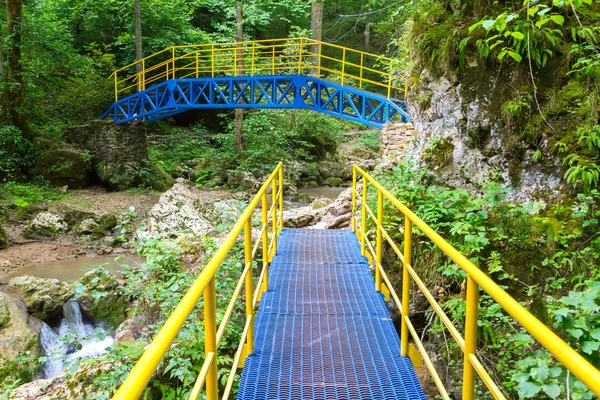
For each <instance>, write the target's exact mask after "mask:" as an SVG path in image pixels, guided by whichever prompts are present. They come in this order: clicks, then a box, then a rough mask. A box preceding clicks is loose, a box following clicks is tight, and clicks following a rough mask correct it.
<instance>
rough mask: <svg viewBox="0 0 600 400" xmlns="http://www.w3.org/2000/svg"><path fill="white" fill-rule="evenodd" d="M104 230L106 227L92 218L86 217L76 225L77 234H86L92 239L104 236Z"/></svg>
mask: <svg viewBox="0 0 600 400" xmlns="http://www.w3.org/2000/svg"><path fill="white" fill-rule="evenodd" d="M104 231H105V229H104V228H103V227H102V226H101V225H100V224H99V223H97V222H96V221H95V220H94V219H92V218H88V219H84V220H83V221H81V222H80V223H79V224H78V225H77V226H76V227H75V234H76V235H77V236H85V237H88V238H90V239H100V238H102V237H104Z"/></svg>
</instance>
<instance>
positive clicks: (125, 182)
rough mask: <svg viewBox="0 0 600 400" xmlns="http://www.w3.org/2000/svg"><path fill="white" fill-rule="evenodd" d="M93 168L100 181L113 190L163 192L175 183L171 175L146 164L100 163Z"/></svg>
mask: <svg viewBox="0 0 600 400" xmlns="http://www.w3.org/2000/svg"><path fill="white" fill-rule="evenodd" d="M95 168H96V174H97V175H98V178H100V181H101V182H102V183H104V184H107V185H108V186H109V187H110V188H112V189H115V190H127V189H131V188H133V187H147V188H151V189H154V190H157V191H165V190H167V189H168V188H169V187H171V186H172V185H173V184H174V183H175V180H174V179H173V178H172V177H171V175H169V174H168V173H166V172H165V170H163V169H162V168H161V167H160V166H158V165H151V164H150V163H147V162H126V163H121V164H114V163H111V162H108V161H102V162H100V163H99V164H98V165H96V167H95Z"/></svg>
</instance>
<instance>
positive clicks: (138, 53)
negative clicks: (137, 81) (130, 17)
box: [133, 0, 144, 72]
mask: <svg viewBox="0 0 600 400" xmlns="http://www.w3.org/2000/svg"><path fill="white" fill-rule="evenodd" d="M133 13H134V14H135V17H134V18H135V59H136V60H141V59H142V58H144V55H143V54H144V53H143V51H142V15H141V6H140V0H133ZM135 68H136V70H137V72H141V71H142V63H137V65H136V66H135Z"/></svg>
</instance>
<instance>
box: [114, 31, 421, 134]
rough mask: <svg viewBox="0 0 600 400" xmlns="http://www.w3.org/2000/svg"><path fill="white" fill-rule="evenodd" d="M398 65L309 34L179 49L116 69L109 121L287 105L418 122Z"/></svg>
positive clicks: (377, 122) (371, 121) (362, 118)
mask: <svg viewBox="0 0 600 400" xmlns="http://www.w3.org/2000/svg"><path fill="white" fill-rule="evenodd" d="M397 64H398V60H394V59H391V58H387V57H383V56H379V55H376V54H371V53H366V52H363V51H358V50H354V49H350V48H347V47H342V46H337V45H334V44H329V43H325V42H321V41H317V40H313V39H307V38H287V39H274V40H254V41H247V42H234V43H210V44H199V45H188V46H173V47H169V48H166V49H164V50H162V51H160V52H158V53H155V54H153V55H151V56H148V57H146V58H144V59H142V60H139V61H136V62H135V63H132V64H129V65H127V66H125V67H122V68H120V69H118V70H116V71H115V72H113V74H112V75H111V79H112V80H113V82H114V95H115V97H114V100H115V101H114V103H113V105H112V106H110V108H109V109H108V110H107V111H106V112H105V113H104V115H103V116H102V118H103V119H104V118H107V117H111V118H112V119H113V120H114V121H115V122H116V123H117V124H120V123H124V122H128V121H133V120H138V119H145V120H146V121H155V120H158V119H161V118H165V117H168V116H172V115H175V114H179V113H182V112H185V111H187V110H191V109H234V108H281V109H306V110H313V111H317V112H320V113H324V114H328V115H333V116H336V117H339V118H343V119H347V120H350V121H354V122H358V123H362V124H365V125H369V126H372V127H376V128H381V127H383V126H384V125H385V124H387V123H389V122H391V121H393V120H394V119H397V120H400V121H403V122H408V121H409V120H410V117H409V115H408V113H407V112H406V103H405V102H404V95H405V90H404V83H405V80H404V77H403V76H400V75H397V74H396V73H395V72H394V68H395V65H397ZM398 97H400V98H402V99H399V98H398Z"/></svg>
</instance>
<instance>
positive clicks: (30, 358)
mask: <svg viewBox="0 0 600 400" xmlns="http://www.w3.org/2000/svg"><path fill="white" fill-rule="evenodd" d="M39 342H40V337H39V333H38V332H37V331H36V330H35V329H34V328H33V327H31V326H30V324H29V317H28V316H27V313H26V312H25V311H24V310H23V309H21V307H19V305H18V304H17V302H16V301H15V300H14V299H13V298H12V297H10V296H9V295H7V294H5V293H2V292H0V387H2V386H4V385H6V384H9V383H10V382H13V381H15V380H16V379H22V380H27V381H28V380H30V379H31V378H33V377H35V375H36V374H37V373H38V367H36V366H37V365H38V364H37V363H35V361H36V360H37V359H38V357H39V356H40V345H39ZM28 351H29V354H27V352H28ZM19 356H25V357H26V360H27V361H19V362H16V361H15V359H16V358H17V357H19Z"/></svg>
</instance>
